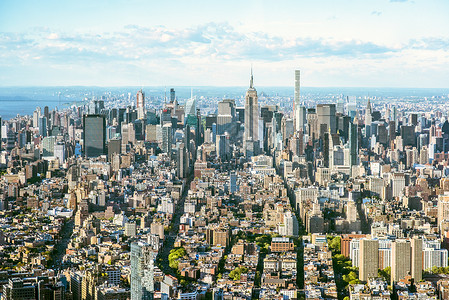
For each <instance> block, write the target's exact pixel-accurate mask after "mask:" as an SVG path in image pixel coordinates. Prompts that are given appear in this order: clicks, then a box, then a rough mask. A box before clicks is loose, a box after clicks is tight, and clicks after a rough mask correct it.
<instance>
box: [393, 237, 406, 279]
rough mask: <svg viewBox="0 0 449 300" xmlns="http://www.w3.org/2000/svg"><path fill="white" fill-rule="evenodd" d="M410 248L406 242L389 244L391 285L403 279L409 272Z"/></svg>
mask: <svg viewBox="0 0 449 300" xmlns="http://www.w3.org/2000/svg"><path fill="white" fill-rule="evenodd" d="M410 262H411V247H410V242H409V241H407V240H396V241H394V242H392V243H391V283H393V282H397V281H399V280H401V279H404V278H405V276H407V275H408V274H409V273H410V271H411V268H410Z"/></svg>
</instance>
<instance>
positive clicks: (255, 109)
mask: <svg viewBox="0 0 449 300" xmlns="http://www.w3.org/2000/svg"><path fill="white" fill-rule="evenodd" d="M243 144H244V145H243V147H244V148H245V153H246V156H253V155H257V154H258V150H259V149H260V145H259V105H258V103H257V91H256V89H255V88H254V84H253V71H252V69H251V80H250V83H249V89H248V90H247V91H246V96H245V135H244V140H243Z"/></svg>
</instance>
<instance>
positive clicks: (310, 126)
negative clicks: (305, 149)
mask: <svg viewBox="0 0 449 300" xmlns="http://www.w3.org/2000/svg"><path fill="white" fill-rule="evenodd" d="M306 119H307V134H308V135H309V139H311V140H312V142H314V141H315V140H316V139H318V133H319V132H318V116H317V114H316V110H315V108H309V109H307V116H306Z"/></svg>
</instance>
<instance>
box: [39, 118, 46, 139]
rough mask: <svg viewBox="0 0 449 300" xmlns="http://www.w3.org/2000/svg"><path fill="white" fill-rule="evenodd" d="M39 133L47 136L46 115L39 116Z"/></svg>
mask: <svg viewBox="0 0 449 300" xmlns="http://www.w3.org/2000/svg"><path fill="white" fill-rule="evenodd" d="M39 135H40V136H42V137H46V136H47V118H46V117H44V116H43V117H40V118H39Z"/></svg>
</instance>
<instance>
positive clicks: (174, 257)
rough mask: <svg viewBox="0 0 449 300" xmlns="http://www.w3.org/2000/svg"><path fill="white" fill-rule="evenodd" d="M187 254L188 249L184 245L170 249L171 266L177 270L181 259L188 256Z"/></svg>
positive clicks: (169, 260) (169, 261)
mask: <svg viewBox="0 0 449 300" xmlns="http://www.w3.org/2000/svg"><path fill="white" fill-rule="evenodd" d="M186 254H187V253H186V249H184V248H182V247H181V248H175V249H172V250H170V254H169V255H168V265H169V266H170V268H172V269H175V270H177V269H178V265H179V260H180V259H181V258H183V257H184V256H186Z"/></svg>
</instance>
